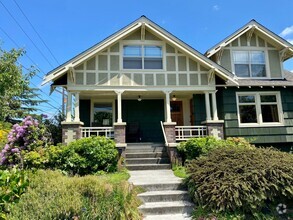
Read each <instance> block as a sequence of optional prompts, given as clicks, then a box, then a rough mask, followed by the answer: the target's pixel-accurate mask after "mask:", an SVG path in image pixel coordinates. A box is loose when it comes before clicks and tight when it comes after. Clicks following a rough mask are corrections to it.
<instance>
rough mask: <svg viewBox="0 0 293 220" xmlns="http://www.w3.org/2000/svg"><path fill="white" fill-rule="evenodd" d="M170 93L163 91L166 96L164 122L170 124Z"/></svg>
mask: <svg viewBox="0 0 293 220" xmlns="http://www.w3.org/2000/svg"><path fill="white" fill-rule="evenodd" d="M171 92H172V91H164V93H165V94H166V122H172V119H171V106H170V94H171Z"/></svg>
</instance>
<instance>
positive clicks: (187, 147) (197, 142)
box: [177, 136, 254, 161]
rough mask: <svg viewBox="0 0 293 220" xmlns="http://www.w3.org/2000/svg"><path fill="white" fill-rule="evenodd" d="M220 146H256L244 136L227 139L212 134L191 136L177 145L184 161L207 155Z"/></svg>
mask: <svg viewBox="0 0 293 220" xmlns="http://www.w3.org/2000/svg"><path fill="white" fill-rule="evenodd" d="M218 147H242V148H251V149H252V148H254V146H253V145H251V144H250V143H249V142H248V141H246V140H245V139H244V138H234V137H232V138H231V137H230V138H227V139H226V140H219V139H216V138H214V137H212V136H207V137H203V138H190V139H189V140H187V141H186V142H181V143H180V144H179V146H178V147H177V149H178V152H179V153H180V154H181V156H182V157H183V161H185V160H192V159H195V158H197V157H200V156H202V155H206V154H207V153H209V152H210V151H211V150H213V149H216V148H218Z"/></svg>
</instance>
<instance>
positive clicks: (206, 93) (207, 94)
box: [205, 92, 211, 121]
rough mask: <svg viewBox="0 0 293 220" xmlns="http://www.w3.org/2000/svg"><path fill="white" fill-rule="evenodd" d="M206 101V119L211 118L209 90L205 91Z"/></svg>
mask: <svg viewBox="0 0 293 220" xmlns="http://www.w3.org/2000/svg"><path fill="white" fill-rule="evenodd" d="M205 103H206V116H207V118H206V120H207V121H210V120H211V109H210V94H209V92H205Z"/></svg>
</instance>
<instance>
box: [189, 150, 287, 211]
mask: <svg viewBox="0 0 293 220" xmlns="http://www.w3.org/2000/svg"><path fill="white" fill-rule="evenodd" d="M187 173H188V174H189V179H188V180H187V183H188V188H189V191H190V192H191V195H192V196H193V199H194V201H195V202H196V203H197V204H198V205H199V206H202V207H204V208H206V209H208V210H210V211H211V212H232V213H234V212H241V213H246V214H248V215H249V214H250V215H251V214H255V213H259V212H261V211H262V210H264V208H266V207H268V204H275V205H276V204H278V203H282V204H289V201H292V200H293V155H291V154H288V153H285V152H280V151H277V150H274V149H272V148H266V149H265V148H247V147H223V148H216V149H214V150H212V151H210V152H209V153H208V154H207V156H203V157H199V158H197V159H194V160H191V161H190V162H189V163H188V165H187Z"/></svg>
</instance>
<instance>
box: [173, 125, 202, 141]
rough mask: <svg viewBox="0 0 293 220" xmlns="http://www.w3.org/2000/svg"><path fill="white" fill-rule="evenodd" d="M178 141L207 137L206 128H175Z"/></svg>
mask: <svg viewBox="0 0 293 220" xmlns="http://www.w3.org/2000/svg"><path fill="white" fill-rule="evenodd" d="M175 133H176V141H186V140H187V139H189V138H196V137H205V136H207V127H206V126H175Z"/></svg>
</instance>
